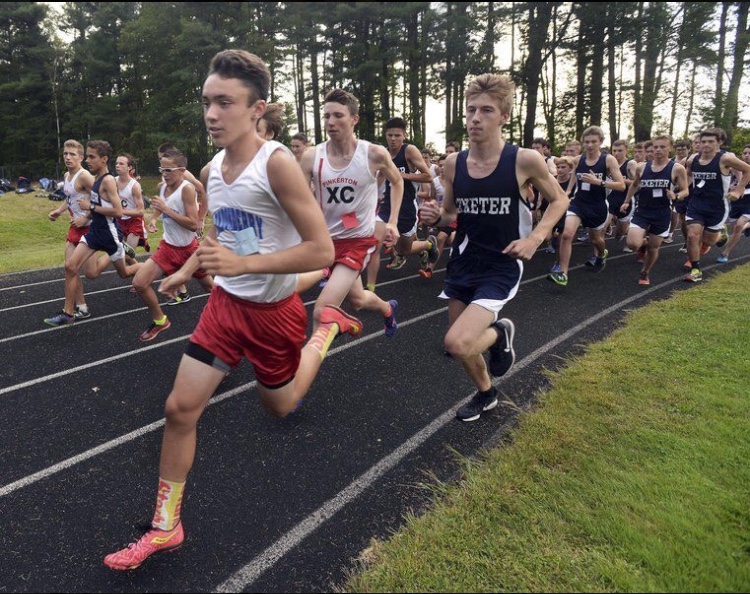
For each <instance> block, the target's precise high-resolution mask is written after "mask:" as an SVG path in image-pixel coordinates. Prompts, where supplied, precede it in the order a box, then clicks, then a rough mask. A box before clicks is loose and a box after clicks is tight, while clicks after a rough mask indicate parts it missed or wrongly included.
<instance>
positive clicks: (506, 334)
mask: <svg viewBox="0 0 750 594" xmlns="http://www.w3.org/2000/svg"><path fill="white" fill-rule="evenodd" d="M492 326H493V328H495V331H496V332H497V340H496V341H495V344H493V345H492V346H491V347H490V348H489V352H490V373H491V374H492V375H493V376H495V377H501V376H503V375H505V374H506V373H508V371H509V370H510V368H511V367H513V363H515V362H516V352H515V351H514V350H513V337H514V336H515V334H516V327H515V325H514V324H513V322H511V321H510V320H509V319H508V318H502V319H501V320H498V321H497V322H495V323H494V324H492Z"/></svg>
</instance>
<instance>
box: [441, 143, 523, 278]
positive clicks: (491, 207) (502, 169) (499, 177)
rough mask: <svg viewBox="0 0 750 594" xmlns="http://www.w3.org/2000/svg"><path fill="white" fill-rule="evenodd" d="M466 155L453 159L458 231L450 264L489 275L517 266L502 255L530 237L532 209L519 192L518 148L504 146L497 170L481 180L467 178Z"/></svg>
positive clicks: (468, 176)
mask: <svg viewBox="0 0 750 594" xmlns="http://www.w3.org/2000/svg"><path fill="white" fill-rule="evenodd" d="M468 154H469V151H468V150H465V151H462V152H461V153H459V155H458V157H457V159H456V172H455V176H454V180H453V198H454V201H455V203H456V208H457V210H458V227H457V229H456V238H455V240H454V242H453V245H454V249H453V253H452V255H451V261H453V259H454V258H456V259H466V260H470V261H472V264H471V265H470V268H473V269H475V271H476V272H481V271H482V270H484V271H486V272H488V273H491V272H492V271H493V270H497V269H499V268H503V267H505V266H507V264H508V263H509V262H514V263H515V262H517V260H516V259H515V258H511V257H510V256H506V255H505V254H503V253H502V252H503V250H504V249H505V248H506V247H507V246H508V244H509V243H511V242H512V241H515V240H517V239H521V238H523V237H526V236H528V235H529V233H531V228H532V215H531V208H530V205H529V203H528V202H527V201H526V200H525V199H524V198H523V197H522V196H521V192H520V190H519V189H518V179H517V178H516V158H517V156H518V147H517V146H515V145H512V144H509V143H505V146H504V147H503V150H502V153H501V155H500V161H499V162H498V164H497V167H495V170H494V171H493V172H492V173H490V174H489V175H488V176H487V177H484V178H474V177H471V176H470V175H469V170H468V167H467V163H466V159H467V157H468Z"/></svg>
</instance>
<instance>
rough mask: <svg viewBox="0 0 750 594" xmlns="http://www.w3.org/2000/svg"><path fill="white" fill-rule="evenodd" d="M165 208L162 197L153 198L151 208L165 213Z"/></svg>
mask: <svg viewBox="0 0 750 594" xmlns="http://www.w3.org/2000/svg"><path fill="white" fill-rule="evenodd" d="M164 206H165V205H164V201H163V200H162V199H161V196H153V197H152V198H151V208H153V209H154V210H158V211H159V212H164Z"/></svg>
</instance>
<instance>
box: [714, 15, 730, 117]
mask: <svg viewBox="0 0 750 594" xmlns="http://www.w3.org/2000/svg"><path fill="white" fill-rule="evenodd" d="M730 4H731V3H730V2H722V3H721V18H720V19H719V63H718V64H717V68H716V95H715V97H714V125H716V126H718V125H719V122H720V121H721V119H722V117H721V116H722V114H723V113H724V59H725V58H726V43H727V13H728V12H729V5H730Z"/></svg>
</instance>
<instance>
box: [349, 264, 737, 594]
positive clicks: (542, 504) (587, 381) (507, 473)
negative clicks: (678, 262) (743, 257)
mask: <svg viewBox="0 0 750 594" xmlns="http://www.w3.org/2000/svg"><path fill="white" fill-rule="evenodd" d="M749 295H750V266H743V267H739V268H736V269H734V270H732V271H730V272H728V273H726V274H722V275H720V276H718V277H717V278H715V279H713V280H711V281H710V282H707V283H705V284H702V285H697V286H695V287H691V288H690V290H687V291H681V292H679V293H676V294H675V295H674V296H673V297H672V298H671V299H669V300H666V301H659V302H655V303H652V304H651V305H649V306H646V307H644V308H643V309H640V310H638V311H635V312H633V313H631V314H629V315H628V317H627V320H626V323H625V324H624V326H623V327H622V328H621V329H619V330H617V331H616V332H614V333H613V334H612V336H610V337H609V338H608V339H607V340H605V341H603V342H600V343H597V344H594V345H592V346H591V347H590V348H589V349H588V352H587V353H586V354H585V355H584V356H583V357H581V358H579V359H577V360H575V361H572V362H570V364H569V366H568V367H567V368H566V369H564V370H562V371H560V372H557V373H555V374H554V375H553V376H552V382H553V385H552V388H551V389H550V391H548V392H546V393H543V394H540V395H539V403H538V406H537V407H536V408H535V409H534V410H533V411H531V412H528V413H525V414H523V416H522V418H521V420H520V423H519V425H518V427H517V429H516V430H514V431H513V434H512V436H511V438H512V442H511V444H510V445H508V446H505V447H497V448H494V449H492V451H489V452H487V453H486V455H485V456H483V457H482V459H481V460H473V461H468V460H467V461H464V464H465V473H464V476H463V478H462V479H461V480H460V481H457V482H456V483H451V484H448V485H437V486H436V487H434V488H435V492H436V502H435V503H434V505H433V507H432V509H431V510H430V511H429V512H428V513H426V514H424V515H423V516H421V517H419V518H415V517H410V518H408V519H407V522H406V525H405V527H404V528H403V529H402V530H400V531H399V532H398V533H397V534H395V535H394V536H393V537H392V538H391V539H390V540H388V541H386V542H380V541H374V542H373V546H372V547H371V548H370V549H368V551H367V554H366V555H364V557H363V560H362V561H361V563H362V565H363V567H361V568H360V569H361V572H360V573H358V574H356V575H353V576H351V578H350V580H349V583H348V584H346V586H345V589H346V590H347V591H353V592H399V591H410V592H508V591H510V592H529V591H546V592H551V591H558V592H559V591H581V592H592V591H593V592H597V591H611V592H704V591H719V592H747V591H748V590H750V385H749V383H750V319H749V317H748V316H749V315H750V307H748V296H749Z"/></svg>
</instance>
